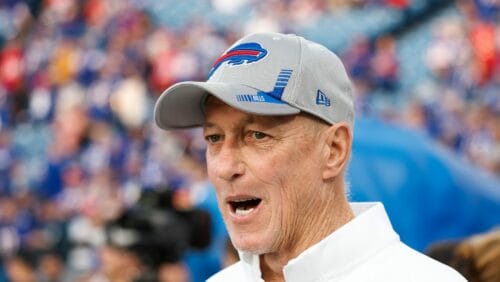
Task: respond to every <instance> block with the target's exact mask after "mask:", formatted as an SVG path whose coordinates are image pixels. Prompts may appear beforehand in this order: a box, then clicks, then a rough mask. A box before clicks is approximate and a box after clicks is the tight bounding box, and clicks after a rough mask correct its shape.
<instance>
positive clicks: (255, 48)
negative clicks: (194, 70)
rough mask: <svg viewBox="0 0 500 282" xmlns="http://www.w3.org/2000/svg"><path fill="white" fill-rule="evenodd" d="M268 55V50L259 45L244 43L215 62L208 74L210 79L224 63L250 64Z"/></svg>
mask: <svg viewBox="0 0 500 282" xmlns="http://www.w3.org/2000/svg"><path fill="white" fill-rule="evenodd" d="M266 55H267V50H266V49H264V48H262V46H260V44H258V43H253V42H250V43H243V44H240V45H238V46H236V47H234V48H232V49H231V50H229V51H227V52H226V53H225V54H224V55H222V56H221V57H220V58H218V59H217V61H215V63H214V65H213V67H212V69H211V70H210V72H209V73H208V77H209V78H210V77H211V76H212V74H213V73H214V72H215V70H217V69H218V68H219V66H220V65H222V63H224V62H228V64H230V65H241V64H244V63H246V64H250V63H254V62H257V61H258V60H260V59H262V58H264V57H265V56H266Z"/></svg>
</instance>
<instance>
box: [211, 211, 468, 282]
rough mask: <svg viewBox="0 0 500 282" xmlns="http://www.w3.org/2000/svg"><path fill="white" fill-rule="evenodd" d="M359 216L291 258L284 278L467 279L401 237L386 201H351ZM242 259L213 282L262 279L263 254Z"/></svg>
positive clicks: (294, 280)
mask: <svg viewBox="0 0 500 282" xmlns="http://www.w3.org/2000/svg"><path fill="white" fill-rule="evenodd" d="M351 208H352V209H353V211H354V214H355V218H354V219H353V220H351V221H350V222H348V223H347V224H345V225H344V226H342V227H340V228H339V229H337V230H335V232H333V233H332V234H330V235H328V236H327V237H326V238H324V239H323V240H321V241H320V242H318V243H317V244H315V245H313V246H311V247H310V248H308V249H306V250H305V251H304V252H303V253H301V254H300V255H299V256H297V257H296V258H294V259H292V260H290V261H289V262H288V263H287V264H286V265H285V267H284V268H283V274H284V277H285V281H287V282H299V281H300V282H305V281H342V282H354V281H362V282H364V281H384V282H390V281H398V282H399V281H444V282H448V281H449V282H455V281H466V280H465V278H463V277H462V276H461V275H460V274H459V273H458V272H457V271H455V270H454V269H452V268H451V267H448V266H446V265H444V264H442V263H440V262H438V261H435V260H433V259H431V258H429V257H427V256H425V255H423V254H421V253H419V252H417V251H415V250H413V249H411V248H410V247H408V246H407V245H405V244H404V243H402V242H401V241H400V240H399V235H398V234H397V233H396V232H395V231H394V229H393V228H392V225H391V223H390V221H389V218H388V216H387V213H386V212H385V209H384V206H383V205H382V204H381V203H351ZM240 259H241V260H240V261H239V262H237V263H235V264H233V265H231V266H229V267H227V268H226V269H223V270H222V271H220V272H218V273H217V274H215V275H214V276H212V277H211V278H210V279H209V280H208V282H223V281H248V282H258V281H263V280H262V278H261V272H260V266H259V265H260V264H259V256H257V255H253V254H250V253H240Z"/></svg>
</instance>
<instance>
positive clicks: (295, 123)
mask: <svg viewBox="0 0 500 282" xmlns="http://www.w3.org/2000/svg"><path fill="white" fill-rule="evenodd" d="M155 120H156V123H157V125H158V126H159V127H161V128H163V129H180V128H189V127H195V126H202V127H203V130H204V135H205V139H206V141H207V144H208V145H207V152H206V157H207V169H208V175H209V178H210V180H211V181H212V183H213V184H214V186H215V189H216V193H217V199H218V203H219V209H220V210H221V213H222V216H223V218H224V221H225V224H226V226H227V229H228V231H229V235H230V238H231V241H232V243H233V245H234V246H235V247H236V249H238V250H239V253H240V259H241V260H240V261H239V262H238V263H236V264H234V265H232V266H230V267H228V268H226V269H224V270H222V271H221V272H219V273H218V274H216V275H214V276H213V277H212V278H211V279H210V280H209V281H262V280H261V279H263V280H264V281H465V280H464V279H463V278H462V277H461V276H460V275H459V274H458V273H457V272H455V271H454V270H452V269H451V268H449V267H447V266H445V265H443V264H441V263H438V262H437V261H434V260H432V259H430V258H428V257H426V256H424V255H422V254H420V253H418V252H416V251H414V250H412V249H410V248H409V247H407V246H406V245H404V244H403V243H402V242H401V241H400V240H399V236H398V235H397V234H396V233H395V232H394V230H393V229H392V227H391V224H390V222H389V219H388V218H387V215H386V213H385V210H384V208H383V206H382V204H380V203H359V204H349V202H348V201H347V198H346V193H345V191H346V184H345V179H344V176H345V170H346V167H347V163H348V161H349V157H350V153H351V144H352V138H353V131H352V130H353V123H354V107H353V99H352V87H351V82H350V80H349V78H348V76H347V74H346V72H345V69H344V66H343V65H342V63H341V61H340V60H339V58H338V57H337V56H336V55H335V54H333V53H332V52H330V51H329V50H327V49H326V48H325V47H323V46H321V45H319V44H316V43H313V42H311V41H308V40H305V39H304V38H302V37H298V36H295V35H283V34H277V33H260V34H253V35H249V36H246V37H244V38H242V39H241V40H239V41H238V42H236V43H235V44H234V45H233V46H232V47H230V48H229V49H228V50H227V51H226V52H225V53H224V54H223V55H222V56H221V57H220V58H219V59H217V60H216V61H215V63H214V65H213V68H212V70H211V71H210V73H209V79H208V81H207V82H182V83H178V84H175V85H173V86H172V87H170V88H169V89H167V90H166V91H165V92H164V93H163V94H162V95H161V97H160V98H159V100H158V101H157V104H156V106H155Z"/></svg>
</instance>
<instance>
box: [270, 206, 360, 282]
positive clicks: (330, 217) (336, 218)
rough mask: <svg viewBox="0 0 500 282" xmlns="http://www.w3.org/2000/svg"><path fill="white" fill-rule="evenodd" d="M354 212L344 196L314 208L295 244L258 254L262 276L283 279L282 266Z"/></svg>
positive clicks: (335, 228)
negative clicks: (318, 208) (321, 206)
mask: <svg viewBox="0 0 500 282" xmlns="http://www.w3.org/2000/svg"><path fill="white" fill-rule="evenodd" d="M353 218H354V214H353V212H352V210H351V207H350V206H349V203H348V202H347V200H346V199H345V198H342V199H338V200H337V201H332V202H331V204H329V205H328V206H325V207H324V208H323V209H321V213H320V214H318V210H315V216H314V217H311V218H310V219H311V220H310V221H309V222H308V224H307V230H308V232H303V235H302V236H301V237H300V238H298V239H297V240H296V242H297V243H296V244H294V245H293V246H288V247H287V248H283V250H280V251H279V252H273V253H266V254H262V255H260V269H261V272H262V278H263V279H264V280H265V281H266V282H268V281H284V276H283V268H284V266H285V265H286V264H287V263H288V261H290V260H291V259H293V258H295V257H297V256H298V255H300V254H301V253H302V252H304V251H305V250H306V249H307V248H309V247H311V246H312V245H314V244H316V243H318V242H320V241H321V240H323V239H324V238H325V237H327V236H328V235H330V234H331V233H333V232H334V231H335V230H337V229H338V228H340V227H341V226H343V225H345V224H346V223H347V222H349V221H350V220H351V219H353Z"/></svg>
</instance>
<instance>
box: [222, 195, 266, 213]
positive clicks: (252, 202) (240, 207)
mask: <svg viewBox="0 0 500 282" xmlns="http://www.w3.org/2000/svg"><path fill="white" fill-rule="evenodd" d="M261 201H262V200H261V199H259V198H242V199H237V200H231V201H228V203H229V205H230V206H231V212H233V213H234V214H235V215H237V216H245V215H248V214H250V213H251V212H252V211H253V210H254V209H255V208H256V207H257V206H258V205H259V204H260V202H261Z"/></svg>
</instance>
